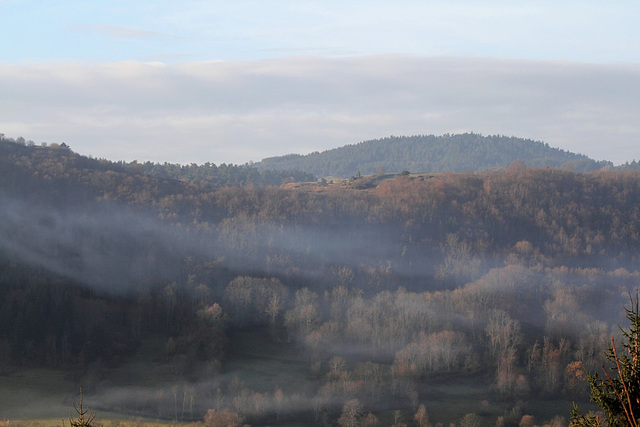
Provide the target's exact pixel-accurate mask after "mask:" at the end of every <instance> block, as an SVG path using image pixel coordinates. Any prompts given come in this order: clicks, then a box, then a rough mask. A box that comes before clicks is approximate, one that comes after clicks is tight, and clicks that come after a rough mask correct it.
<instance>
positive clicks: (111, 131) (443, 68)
mask: <svg viewBox="0 0 640 427" xmlns="http://www.w3.org/2000/svg"><path fill="white" fill-rule="evenodd" d="M0 97H1V98H2V99H3V103H2V104H1V105H0V132H4V133H5V134H7V135H10V136H18V135H23V136H24V137H25V138H27V139H33V140H35V141H36V142H39V141H51V142H61V141H65V142H66V143H67V144H69V145H71V147H72V148H73V149H74V150H76V151H78V152H80V153H83V154H91V155H94V156H97V157H106V158H110V159H123V160H133V159H138V160H152V161H170V162H182V163H186V162H197V163H203V162H206V161H212V162H216V163H221V162H227V163H229V162H232V163H244V162H247V161H249V160H261V159H262V158H264V157H267V156H272V155H280V154H285V153H292V152H298V153H307V152H310V151H316V150H319V151H321V150H324V149H328V148H333V147H337V146H341V145H344V144H348V143H355V142H359V141H362V140H365V139H370V138H379V137H385V136H388V135H391V134H394V135H411V134H429V133H434V134H441V133H447V132H451V133H453V132H463V131H475V132H479V133H483V134H506V135H515V136H521V137H527V138H533V139H539V140H544V141H546V142H548V143H549V144H550V145H552V146H560V147H561V148H564V149H567V150H570V151H575V152H581V153H584V154H587V155H589V156H591V157H593V158H596V159H607V160H612V161H614V162H616V163H619V162H624V161H627V160H629V161H630V160H633V159H638V158H640V153H639V152H638V149H637V148H636V147H637V141H638V139H640V138H639V137H640V123H639V122H638V121H637V119H636V118H637V117H638V115H639V113H640V106H638V105H637V102H636V100H637V99H638V97H640V66H638V65H629V64H616V65H593V64H578V63H568V62H551V61H523V60H492V59H460V58H420V57H407V56H372V57H361V58H343V59H335V58H333V59H328V58H313V57H296V58H282V59H269V60H261V61H210V62H193V63H183V64H178V65H163V64H159V63H139V62H122V63H108V64H90V63H89V64H87V63H72V64H64V63H59V64H46V65H44V64H40V65H38V64H18V65H0Z"/></svg>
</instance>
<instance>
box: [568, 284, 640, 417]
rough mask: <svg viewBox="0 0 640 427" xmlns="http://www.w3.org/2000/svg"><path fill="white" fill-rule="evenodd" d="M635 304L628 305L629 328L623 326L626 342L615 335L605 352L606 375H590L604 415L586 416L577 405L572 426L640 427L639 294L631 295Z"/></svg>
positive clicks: (595, 396) (596, 397) (592, 393)
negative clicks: (617, 339) (617, 341)
mask: <svg viewBox="0 0 640 427" xmlns="http://www.w3.org/2000/svg"><path fill="white" fill-rule="evenodd" d="M629 299H630V301H631V305H630V307H629V308H626V307H625V314H626V317H627V319H628V320H629V321H630V325H629V326H628V328H626V329H624V328H622V327H621V328H620V331H621V333H622V343H621V344H619V345H617V344H616V342H615V340H614V338H611V344H610V345H609V347H608V348H607V350H606V352H605V358H606V361H607V364H608V366H605V365H603V367H602V368H603V374H602V376H600V375H598V373H597V372H596V373H593V374H590V375H589V385H590V387H591V400H592V401H594V402H595V403H597V404H598V406H599V407H600V408H601V409H602V413H603V414H593V413H589V414H586V415H583V414H582V413H581V412H580V410H579V409H578V407H577V406H576V405H575V404H574V409H573V411H572V412H571V425H572V426H593V427H595V426H601V425H608V426H611V427H617V426H620V427H622V426H631V427H638V422H639V420H640V336H639V335H640V307H639V303H638V293H637V292H636V296H635V298H632V297H631V296H630V297H629Z"/></svg>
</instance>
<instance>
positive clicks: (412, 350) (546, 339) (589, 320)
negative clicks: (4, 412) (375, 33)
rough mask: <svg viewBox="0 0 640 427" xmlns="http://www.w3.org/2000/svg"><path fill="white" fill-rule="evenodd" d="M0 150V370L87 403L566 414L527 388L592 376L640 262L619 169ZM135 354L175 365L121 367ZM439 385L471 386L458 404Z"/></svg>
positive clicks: (634, 210) (320, 413)
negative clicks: (254, 164)
mask: <svg viewBox="0 0 640 427" xmlns="http://www.w3.org/2000/svg"><path fill="white" fill-rule="evenodd" d="M213 170H216V172H215V173H214V172H213ZM0 171H1V172H0V198H1V199H2V205H1V206H0V304H1V307H0V370H1V371H2V372H0V374H3V373H8V372H11V371H13V370H16V369H22V368H26V367H30V366H46V367H49V368H51V369H62V370H65V371H66V372H68V373H69V375H70V376H71V377H72V378H74V379H75V380H76V381H77V382H78V383H80V384H82V385H83V387H84V388H85V391H86V393H87V399H93V400H92V407H93V408H94V409H98V410H100V409H103V410H113V411H120V412H122V413H127V414H132V415H139V416H150V417H158V418H163V419H176V420H183V421H189V420H200V421H204V422H205V424H208V425H211V426H215V425H221V424H220V423H223V424H224V425H236V424H237V425H240V424H241V423H247V424H251V425H253V424H256V425H266V424H287V423H289V424H291V425H294V424H295V423H296V422H299V423H303V424H309V423H316V424H318V425H335V424H338V425H341V426H346V425H389V424H392V423H394V425H401V423H405V424H407V425H419V426H427V425H431V424H433V425H436V424H438V423H445V424H448V423H450V422H454V423H459V425H477V424H474V423H475V422H480V423H484V424H481V425H497V424H496V423H499V424H500V425H518V424H519V423H520V425H522V424H521V422H523V420H528V421H526V422H530V424H526V425H534V421H533V416H534V415H535V416H536V418H535V424H538V425H543V424H547V425H554V426H559V425H566V417H567V416H568V413H569V410H570V406H569V407H567V408H566V410H563V409H562V408H561V409H559V410H558V409H557V408H556V409H554V411H555V412H554V411H551V410H546V409H543V410H540V409H539V408H538V409H537V407H536V406H535V405H534V404H533V403H532V402H538V401H545V400H549V399H555V400H557V399H568V400H569V401H570V400H584V399H585V398H586V396H587V390H588V386H587V384H586V381H585V378H584V372H585V369H586V370H590V371H592V370H595V369H598V367H599V366H600V364H601V362H602V360H601V358H602V349H603V348H605V346H606V344H607V343H608V342H609V339H610V336H611V335H612V334H615V333H616V328H615V327H614V325H615V324H616V323H621V322H623V321H624V318H623V313H622V311H621V307H622V305H623V304H624V303H625V302H627V301H628V292H633V290H634V289H635V288H636V287H637V286H638V279H639V278H640V273H639V272H638V268H637V266H638V261H639V259H638V258H639V257H640V203H638V202H639V201H640V173H638V172H636V171H633V170H627V171H614V170H600V171H596V172H590V173H578V172H575V171H568V170H564V169H558V168H544V169H536V168H528V167H526V166H525V165H524V164H523V163H517V162H516V163H514V164H512V165H511V167H509V168H507V169H500V170H493V171H486V172H476V173H422V174H408V173H405V174H400V175H393V176H392V175H389V176H378V177H358V178H356V179H353V180H351V181H342V182H332V183H328V182H322V183H315V182H314V183H306V184H302V183H298V184H294V185H292V184H291V183H292V182H294V181H295V180H296V179H299V178H301V177H302V178H304V177H307V175H305V174H303V173H300V172H296V173H286V174H284V175H277V174H275V173H273V174H272V173H267V172H265V171H262V172H259V173H258V172H256V170H254V169H252V168H251V167H248V166H246V167H235V166H227V167H221V166H218V167H216V166H214V165H205V166H195V165H194V166H192V167H178V166H175V165H157V164H155V165H154V164H147V163H142V164H140V163H134V164H132V163H129V164H125V163H122V162H120V163H114V162H110V161H107V160H98V159H91V158H86V157H84V156H81V155H78V154H76V153H73V152H72V151H71V149H69V147H66V146H63V145H57V144H50V145H46V146H41V145H40V146H36V145H32V144H27V143H25V142H24V141H20V140H17V141H13V140H7V139H5V140H4V141H0ZM207 173H209V175H207ZM243 174H244V175H243ZM203 176H205V177H204V178H203ZM240 176H242V177H243V178H240ZM274 176H279V177H280V178H278V180H276V181H273V182H272V181H270V180H271V179H272V178H273V177H274ZM267 177H268V178H267ZM374 178H375V179H374ZM274 179H275V178H274ZM361 180H369V181H368V182H369V183H370V185H365V186H361V185H358V182H360V181H361ZM285 183H288V184H287V185H281V184H285ZM232 184H234V185H232ZM235 184H238V185H235ZM239 184H241V185H239ZM150 349H151V351H150ZM140 354H150V355H149V356H145V357H147V362H148V363H149V365H154V366H165V367H170V369H171V372H172V375H174V377H172V378H175V376H177V377H179V378H180V381H174V382H172V383H168V384H166V385H157V386H156V387H155V388H154V389H149V388H141V387H139V388H134V386H135V385H136V384H127V383H126V382H124V383H114V381H115V380H114V379H113V378H114V376H113V375H112V373H113V372H116V371H117V369H119V367H122V366H125V365H126V364H127V363H129V362H130V361H131V360H133V359H135V358H139V357H140ZM274 363H276V365H277V366H280V368H277V369H280V371H277V373H276V374H273V375H272V376H269V375H268V373H267V372H266V371H267V370H268V369H270V368H269V367H272V366H273V364H274ZM130 381H134V379H133V378H131V379H130ZM443 384H471V385H472V387H473V390H474V392H473V393H472V394H473V395H474V396H481V397H476V398H475V400H473V399H471V400H470V403H468V404H467V405H466V406H464V411H463V412H462V413H460V412H455V411H460V409H457V408H454V409H453V411H454V412H455V413H453V414H452V413H450V412H447V411H446V410H444V409H442V406H443V405H444V406H446V404H444V403H443V402H441V401H440V400H439V395H440V394H442V393H441V390H442V389H441V388H439V387H442V385H443ZM451 405H453V404H452V403H449V406H451ZM563 411H564V412H563ZM562 414H564V417H565V418H564V419H563V418H562ZM527 417H529V418H527ZM376 423H377V424H376Z"/></svg>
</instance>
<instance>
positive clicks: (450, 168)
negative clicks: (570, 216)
mask: <svg viewBox="0 0 640 427" xmlns="http://www.w3.org/2000/svg"><path fill="white" fill-rule="evenodd" d="M516 160H519V161H522V162H523V163H524V164H525V165H527V166H528V167H533V168H540V167H551V168H568V169H571V170H574V171H576V172H589V171H595V170H598V169H600V168H602V167H603V166H606V165H610V162H605V161H600V162H597V161H595V160H592V159H590V158H588V157H587V156H584V155H581V154H575V153H570V152H567V151H564V150H560V149H557V148H552V147H550V146H549V145H548V144H545V143H542V142H538V141H533V140H530V139H522V138H515V137H506V136H482V135H479V134H476V133H465V134H458V135H449V134H446V135H442V136H434V135H420V136H391V137H388V138H382V139H375V140H371V141H364V142H361V143H358V144H353V145H347V146H344V147H340V148H335V149H333V150H327V151H323V152H322V153H319V152H314V153H311V154H308V155H304V156H303V155H297V154H290V155H286V156H282V157H270V158H266V159H263V160H262V162H260V163H258V164H256V166H258V168H259V169H261V170H264V169H273V170H282V169H299V170H304V171H306V172H309V173H312V174H314V175H316V176H321V177H323V176H324V177H327V176H333V177H349V176H353V175H356V174H357V172H360V173H362V174H374V173H379V172H380V171H385V172H391V173H398V172H402V171H410V172H473V171H480V170H488V169H500V168H506V167H508V166H509V165H510V164H511V163H513V162H514V161H516Z"/></svg>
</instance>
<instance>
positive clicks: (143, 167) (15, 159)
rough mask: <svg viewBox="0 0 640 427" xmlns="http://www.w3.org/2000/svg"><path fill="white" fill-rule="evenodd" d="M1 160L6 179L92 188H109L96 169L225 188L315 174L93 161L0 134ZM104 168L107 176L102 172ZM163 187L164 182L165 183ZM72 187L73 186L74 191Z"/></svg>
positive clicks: (59, 147)
mask: <svg viewBox="0 0 640 427" xmlns="http://www.w3.org/2000/svg"><path fill="white" fill-rule="evenodd" d="M0 155H1V157H0V159H1V160H0V161H1V162H2V163H1V166H2V169H3V177H4V178H5V179H6V181H5V183H6V184H9V183H14V184H15V183H20V182H23V181H24V180H25V176H24V175H25V174H26V175H27V176H28V175H29V174H34V175H35V176H40V177H42V178H45V179H49V180H55V181H56V184H57V185H62V184H63V182H64V181H70V182H69V184H71V185H72V184H78V183H87V184H89V185H92V184H93V185H94V186H97V187H101V186H102V187H110V186H113V185H112V184H110V183H109V182H97V183H94V182H92V181H93V180H94V179H96V178H95V174H96V173H100V174H101V177H100V179H101V180H104V179H106V178H108V177H109V175H110V174H111V175H118V174H125V175H127V176H130V175H144V176H148V177H150V178H158V179H161V180H163V181H170V180H174V181H179V182H182V183H186V184H194V185H197V186H203V187H210V188H221V187H228V186H237V187H244V186H247V185H254V186H270V185H273V186H280V185H283V184H286V183H290V182H308V181H315V177H314V176H313V175H311V174H309V173H305V172H300V171H299V170H279V171H275V170H258V168H256V167H254V166H252V165H248V164H247V165H233V164H225V163H222V164H220V165H216V164H214V163H211V162H206V163H204V164H202V165H197V164H195V163H194V164H191V165H179V164H172V163H163V164H160V163H152V162H144V163H139V162H137V161H135V160H134V161H132V162H124V161H117V162H113V161H109V160H106V159H95V158H91V157H86V156H82V155H80V154H77V153H74V152H73V151H72V150H71V149H70V147H69V146H68V145H67V144H65V143H62V144H57V143H51V144H47V143H41V144H40V145H36V144H35V143H34V142H33V141H25V139H24V138H22V137H19V138H17V139H16V140H14V139H12V138H8V137H4V136H3V135H0ZM106 172H109V174H105V173H106ZM163 185H165V186H167V185H169V184H168V183H166V182H164V183H163ZM74 190H76V189H74Z"/></svg>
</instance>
